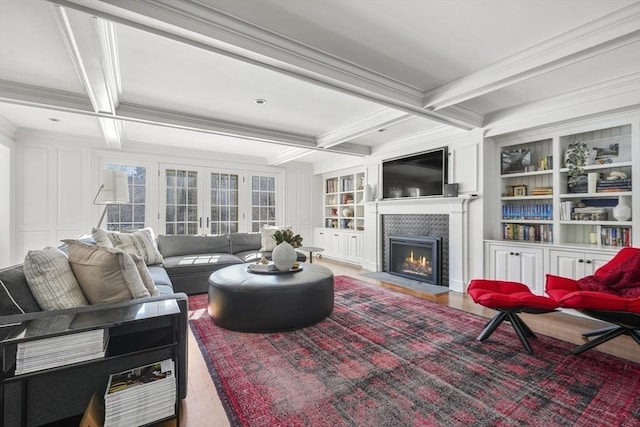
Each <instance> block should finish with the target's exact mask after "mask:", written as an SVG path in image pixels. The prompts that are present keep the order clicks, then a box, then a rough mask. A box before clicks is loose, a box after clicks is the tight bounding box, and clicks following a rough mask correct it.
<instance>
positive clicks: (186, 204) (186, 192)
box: [164, 168, 200, 234]
mask: <svg viewBox="0 0 640 427" xmlns="http://www.w3.org/2000/svg"><path fill="white" fill-rule="evenodd" d="M164 172H165V209H164V211H165V212H164V213H165V218H164V220H165V221H164V222H165V230H164V232H165V234H198V232H199V227H200V224H199V219H200V216H199V215H198V200H199V194H198V193H199V191H200V190H199V185H198V184H199V182H198V171H197V170H188V169H179V168H167V169H165V171H164Z"/></svg>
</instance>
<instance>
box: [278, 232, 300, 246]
mask: <svg viewBox="0 0 640 427" xmlns="http://www.w3.org/2000/svg"><path fill="white" fill-rule="evenodd" d="M273 239H274V240H275V241H276V243H277V244H278V245H279V244H280V243H282V242H287V243H288V244H290V245H291V246H293V247H294V248H299V247H301V246H302V237H301V236H300V235H299V234H293V231H291V230H290V229H288V228H285V229H284V230H276V231H275V232H274V233H273Z"/></svg>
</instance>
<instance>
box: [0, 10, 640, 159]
mask: <svg viewBox="0 0 640 427" xmlns="http://www.w3.org/2000/svg"><path fill="white" fill-rule="evenodd" d="M639 52H640V2H639V1H637V0H608V1H602V0H561V1H558V0H513V1H504V0H484V1H476V0H324V1H321V2H319V1H314V0H296V1H292V0H181V1H176V0H154V1H152V0H112V1H107V0H52V1H44V0H0V116H3V117H4V119H5V120H8V121H9V122H10V123H12V124H13V125H14V126H15V127H16V128H18V129H37V130H45V131H53V132H60V133H69V134H74V135H80V136H86V137H92V138H100V139H101V140H102V141H104V147H105V148H109V149H112V150H127V148H128V147H129V146H132V145H136V144H137V143H145V144H160V145H164V146H170V147H175V148H177V149H187V148H194V149H199V150H209V151H212V152H224V153H231V154H235V155H242V156H247V155H249V156H252V157H255V158H257V159H261V160H262V161H264V162H265V163H268V164H272V165H278V164H284V163H287V162H289V161H293V160H295V161H304V162H322V161H325V162H326V161H327V160H328V159H331V161H335V162H337V163H339V162H340V161H341V160H342V159H345V158H347V157H352V156H368V155H371V154H373V153H375V152H376V150H378V149H379V147H380V146H381V145H383V144H386V145H388V144H401V143H402V141H403V140H406V139H407V138H410V137H412V136H416V135H425V138H428V136H429V135H430V134H434V133H451V134H457V133H460V134H462V133H465V132H468V131H469V130H472V129H477V128H483V130H484V131H485V133H487V134H488V135H490V134H492V133H493V134H498V133H501V132H506V131H509V130H512V128H513V126H514V125H510V124H509V123H517V122H518V120H521V119H522V117H526V116H528V117H531V116H534V115H536V114H538V113H540V112H544V111H548V110H549V105H560V104H562V103H565V104H566V103H567V102H574V103H576V102H582V101H577V100H578V99H581V100H583V99H593V98H598V97H599V98H600V99H601V98H604V97H607V96H611V94H612V93H617V94H622V93H624V94H628V98H629V99H628V101H627V104H633V103H635V104H640V96H639V95H638V93H640V53H639ZM634 97H636V98H634ZM634 99H635V101H634ZM256 100H264V101H266V102H265V103H262V104H258V103H256ZM570 100H571V101H570ZM52 118H53V119H57V120H58V121H52V120H50V119H52ZM380 130H385V131H384V132H381V131H380Z"/></svg>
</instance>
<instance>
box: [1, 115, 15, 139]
mask: <svg viewBox="0 0 640 427" xmlns="http://www.w3.org/2000/svg"><path fill="white" fill-rule="evenodd" d="M17 131H18V127H17V126H16V125H14V124H13V122H11V121H10V120H9V119H7V118H6V117H5V116H3V115H2V114H0V133H1V134H3V135H6V136H7V137H9V139H11V140H14V139H15V137H16V132H17Z"/></svg>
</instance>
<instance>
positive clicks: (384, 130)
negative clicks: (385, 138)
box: [378, 128, 387, 132]
mask: <svg viewBox="0 0 640 427" xmlns="http://www.w3.org/2000/svg"><path fill="white" fill-rule="evenodd" d="M386 131H387V128H380V129H378V132H386Z"/></svg>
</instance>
